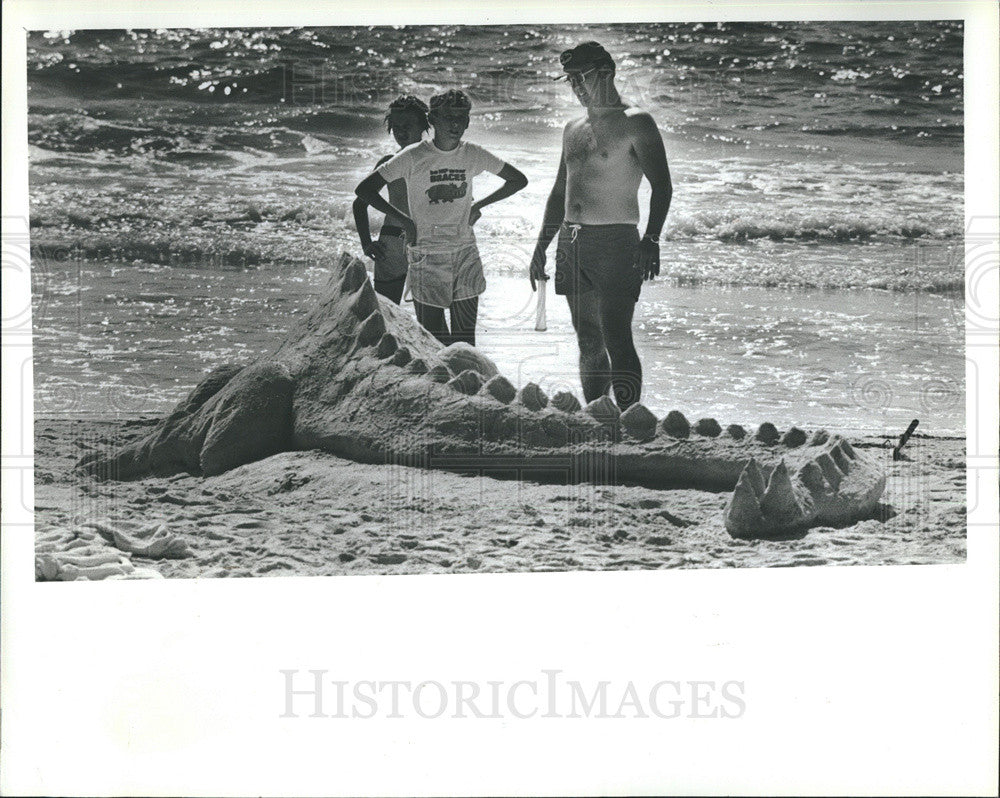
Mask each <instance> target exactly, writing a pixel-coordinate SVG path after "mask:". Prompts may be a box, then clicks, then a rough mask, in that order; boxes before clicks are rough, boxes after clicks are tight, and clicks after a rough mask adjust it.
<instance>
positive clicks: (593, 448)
mask: <svg viewBox="0 0 1000 798" xmlns="http://www.w3.org/2000/svg"><path fill="white" fill-rule="evenodd" d="M305 449H320V450H324V451H327V452H330V453H332V454H334V455H337V456H339V457H342V458H347V459H351V460H356V461H359V462H365V463H393V464H398V465H407V466H413V467H417V468H440V469H446V470H450V471H460V472H476V473H481V474H485V475H490V476H496V477H517V478H521V479H526V480H537V481H545V482H547V481H558V482H570V483H576V482H596V483H600V484H619V483H620V484H637V485H642V486H645V487H648V488H655V489H664V490H667V489H670V488H698V489H702V490H710V491H732V496H731V497H730V499H729V501H728V503H727V505H726V508H725V511H724V522H725V527H726V529H727V530H728V531H729V533H730V534H731V535H732V536H733V537H741V538H751V537H777V538H780V537H784V536H787V535H789V534H790V533H795V532H796V531H799V532H800V531H801V530H803V529H806V528H808V527H810V526H815V525H820V524H823V525H835V526H836V525H845V524H849V523H851V522H854V521H857V520H860V519H863V518H866V517H870V516H871V515H873V513H874V512H875V510H876V508H877V505H878V501H879V498H880V497H881V495H882V492H883V489H884V487H885V475H884V473H883V472H882V469H881V465H880V463H878V462H876V461H875V460H874V459H872V458H871V457H870V456H869V455H867V454H866V453H864V452H862V451H860V450H856V449H854V448H853V447H852V446H851V444H850V443H849V442H848V441H846V440H844V439H843V438H841V437H839V436H836V435H829V434H827V433H826V432H824V431H821V430H820V431H816V432H813V433H812V434H807V433H806V432H804V431H802V430H798V429H796V428H794V427H793V428H792V429H790V430H788V431H787V432H785V433H784V435H779V433H778V432H777V430H776V428H775V427H774V426H773V425H771V424H769V423H765V424H762V425H761V427H760V429H759V430H757V431H755V432H754V433H747V432H746V431H745V430H744V429H743V428H742V427H739V426H737V425H731V426H730V427H728V428H727V429H726V430H723V429H722V428H721V427H720V425H719V424H717V423H715V422H714V421H712V420H711V419H703V420H702V421H699V422H697V423H696V424H695V425H694V426H693V427H692V426H691V425H689V424H688V422H687V421H686V420H685V419H684V418H683V416H681V415H680V414H679V413H676V412H672V413H670V414H668V415H667V416H666V417H665V418H664V419H663V420H662V421H658V420H657V418H656V417H655V416H654V415H653V413H652V412H650V411H649V410H648V409H647V408H646V407H644V406H643V405H641V404H635V405H633V406H631V407H630V408H629V409H628V410H627V411H626V412H625V413H620V412H619V410H618V408H617V406H616V405H615V404H614V402H612V401H611V399H610V398H609V397H607V396H604V397H601V398H599V399H596V400H594V401H593V402H591V403H589V404H588V405H586V406H584V407H581V405H580V402H579V401H578V400H577V399H576V398H575V397H574V396H573V395H571V394H569V393H566V392H559V393H556V394H555V395H553V396H552V397H551V398H550V397H547V396H546V395H545V393H544V392H543V391H542V390H541V389H540V388H539V387H538V386H537V385H535V384H533V383H527V384H526V385H524V386H522V387H521V388H520V389H519V390H518V389H516V388H515V386H514V385H513V384H512V383H511V382H510V381H509V380H508V379H506V378H505V377H504V376H503V375H501V374H499V373H498V370H497V368H496V366H495V365H494V364H493V363H492V362H491V361H490V360H489V359H488V358H487V357H485V356H484V355H483V354H482V353H480V352H479V351H478V350H477V349H475V348H473V347H471V346H469V345H468V344H462V343H459V344H452V345H451V346H449V347H445V348H442V347H441V344H440V343H439V342H438V341H437V340H436V339H434V338H433V336H431V335H430V334H429V333H428V332H427V331H426V330H424V329H423V328H421V327H420V326H419V325H418V324H417V323H416V321H415V320H414V319H413V318H412V317H411V316H410V315H409V314H407V313H406V312H405V311H403V310H401V309H400V308H399V307H397V306H396V305H394V304H393V303H392V302H391V301H389V300H387V299H385V298H383V297H379V296H378V295H377V294H376V293H375V291H374V289H373V287H372V284H371V282H370V280H369V278H368V275H367V273H366V271H365V267H364V264H363V263H362V262H361V261H360V260H358V259H356V258H354V257H352V256H350V255H348V254H342V255H341V256H340V260H339V262H338V263H337V266H336V267H335V269H334V270H333V275H332V277H331V279H330V282H329V284H328V286H327V288H326V290H325V293H324V295H323V296H322V297H321V299H320V301H319V303H318V305H317V306H316V307H315V309H314V310H313V311H312V312H311V313H310V314H309V315H308V316H307V317H306V318H305V319H304V320H303V321H301V322H300V323H299V324H298V325H297V326H296V327H295V328H294V329H293V330H292V331H291V332H290V333H289V334H288V336H287V337H286V338H285V340H284V341H283V342H282V343H281V344H280V345H279V346H278V347H277V348H276V349H275V350H274V352H273V353H272V354H270V355H267V356H265V357H263V358H261V359H260V360H259V361H258V362H256V363H254V364H251V365H248V366H246V367H240V366H236V365H231V366H220V367H218V368H216V369H215V370H213V371H212V372H211V373H210V374H209V375H208V376H207V377H206V378H205V379H204V380H203V381H202V382H201V383H200V384H199V385H198V386H197V387H196V388H195V389H194V390H193V391H192V393H191V395H190V396H189V397H188V399H187V400H185V401H184V402H182V403H181V404H180V405H179V406H178V407H177V408H176V409H175V410H174V411H173V413H171V414H170V415H169V416H168V417H166V418H164V419H163V420H161V421H160V422H159V424H157V426H156V427H155V428H154V429H153V430H152V431H151V432H150V433H149V434H148V435H147V436H145V437H144V438H141V439H139V440H137V441H135V442H134V443H132V444H129V445H127V446H124V447H122V448H119V449H116V450H111V451H103V452H94V453H92V454H90V455H88V456H87V457H85V458H84V459H83V460H81V461H80V463H79V465H78V466H77V468H78V470H79V471H81V472H83V473H86V474H90V475H93V476H95V477H98V478H100V479H136V478H141V477H143V476H147V475H159V476H164V475H169V474H176V473H181V472H187V473H192V474H200V475H203V476H211V475H214V474H219V473H222V472H224V471H227V470H229V469H232V468H235V467H237V466H240V465H243V464H246V463H249V462H253V461H256V460H260V459H263V458H265V457H269V456H271V455H274V454H276V453H279V452H283V451H288V450H305Z"/></svg>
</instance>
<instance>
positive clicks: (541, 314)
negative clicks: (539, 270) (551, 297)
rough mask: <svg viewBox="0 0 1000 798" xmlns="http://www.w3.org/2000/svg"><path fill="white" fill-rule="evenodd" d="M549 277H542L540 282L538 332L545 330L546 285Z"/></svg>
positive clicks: (537, 312) (537, 314)
mask: <svg viewBox="0 0 1000 798" xmlns="http://www.w3.org/2000/svg"><path fill="white" fill-rule="evenodd" d="M548 281H549V278H548V277H542V278H541V279H540V280H539V281H538V282H539V283H540V285H539V286H538V305H537V306H536V307H535V330H536V331H537V332H545V330H546V329H547V328H546V325H545V286H546V284H547V283H548Z"/></svg>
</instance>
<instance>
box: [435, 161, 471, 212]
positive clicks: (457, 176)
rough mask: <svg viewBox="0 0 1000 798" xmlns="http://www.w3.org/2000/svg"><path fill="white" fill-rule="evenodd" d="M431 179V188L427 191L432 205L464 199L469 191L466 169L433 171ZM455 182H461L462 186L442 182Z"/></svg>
mask: <svg viewBox="0 0 1000 798" xmlns="http://www.w3.org/2000/svg"><path fill="white" fill-rule="evenodd" d="M430 178H431V179H430V182H431V187H430V188H429V189H427V191H426V194H427V199H428V200H430V203H431V205H436V204H437V203H439V202H454V201H455V200H457V199H461V198H462V197H464V196H465V194H466V192H467V191H468V190H469V184H468V181H466V179H465V170H464V169H431V170H430ZM455 180H461V181H462V183H461V185H456V184H455V183H454V182H447V183H445V182H442V181H455Z"/></svg>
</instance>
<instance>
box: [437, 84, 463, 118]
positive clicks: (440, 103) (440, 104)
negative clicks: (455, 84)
mask: <svg viewBox="0 0 1000 798" xmlns="http://www.w3.org/2000/svg"><path fill="white" fill-rule="evenodd" d="M439 108H461V109H463V110H465V111H470V110H472V100H470V99H469V95H468V94H466V93H465V92H464V91H462V90H461V89H448V91H446V92H444V93H443V94H435V95H434V96H433V97H431V113H434V112H435V111H436V110H438V109H439Z"/></svg>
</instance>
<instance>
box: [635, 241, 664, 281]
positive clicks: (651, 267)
mask: <svg viewBox="0 0 1000 798" xmlns="http://www.w3.org/2000/svg"><path fill="white" fill-rule="evenodd" d="M635 268H636V269H637V270H638V271H640V272H641V273H642V279H643V280H652V279H653V278H654V277H656V276H657V275H658V274H659V273H660V245H659V244H657V243H656V242H655V241H653V240H651V239H649V238H643V239H642V241H640V242H639V251H638V252H637V253H636V257H635Z"/></svg>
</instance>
